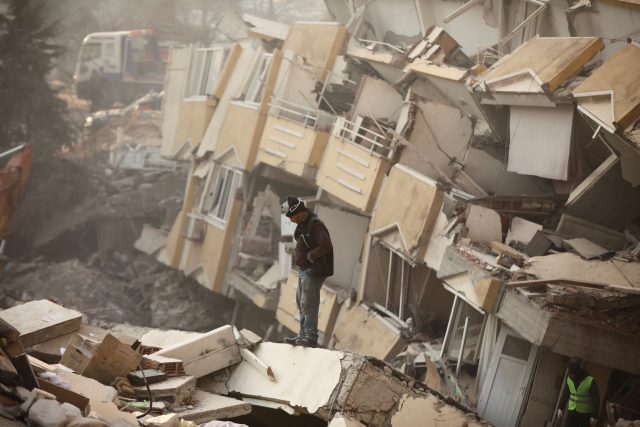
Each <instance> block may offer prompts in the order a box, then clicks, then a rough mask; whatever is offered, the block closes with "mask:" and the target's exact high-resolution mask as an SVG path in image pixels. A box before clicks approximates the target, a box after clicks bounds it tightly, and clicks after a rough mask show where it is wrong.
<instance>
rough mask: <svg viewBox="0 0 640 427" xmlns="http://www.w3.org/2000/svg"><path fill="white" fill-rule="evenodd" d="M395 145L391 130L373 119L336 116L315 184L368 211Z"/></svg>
mask: <svg viewBox="0 0 640 427" xmlns="http://www.w3.org/2000/svg"><path fill="white" fill-rule="evenodd" d="M396 145H397V144H396V141H395V140H394V139H392V138H391V131H390V130H389V129H387V128H385V127H384V126H382V125H380V124H379V123H378V122H376V121H375V120H373V119H367V118H363V117H358V118H357V119H356V121H355V122H351V121H349V120H346V119H344V118H339V119H338V120H337V121H336V123H335V124H334V127H333V132H332V133H331V138H330V139H329V145H328V147H327V150H326V153H325V155H324V158H323V160H322V165H321V166H320V170H319V171H318V176H317V178H316V183H317V185H318V187H320V188H322V189H323V190H325V191H327V192H329V193H331V194H333V195H334V196H336V197H338V198H340V199H341V200H343V201H345V202H347V203H349V204H350V205H352V206H354V207H356V208H358V209H360V210H362V211H364V212H371V209H372V208H373V204H374V202H375V199H376V196H377V194H378V191H379V190H380V185H381V184H382V180H383V178H384V175H385V172H386V170H387V167H388V164H389V162H390V161H391V159H392V158H393V156H394V154H395V150H396Z"/></svg>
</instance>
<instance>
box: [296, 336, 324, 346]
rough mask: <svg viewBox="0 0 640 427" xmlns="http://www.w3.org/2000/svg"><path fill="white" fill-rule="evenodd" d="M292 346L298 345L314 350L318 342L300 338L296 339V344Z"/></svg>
mask: <svg viewBox="0 0 640 427" xmlns="http://www.w3.org/2000/svg"><path fill="white" fill-rule="evenodd" d="M294 345H299V346H300V347H310V348H316V347H317V346H318V341H317V340H313V339H311V338H306V337H302V338H298V339H296V343H295V344H294Z"/></svg>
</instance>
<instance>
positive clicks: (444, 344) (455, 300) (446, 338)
mask: <svg viewBox="0 0 640 427" xmlns="http://www.w3.org/2000/svg"><path fill="white" fill-rule="evenodd" d="M457 310H458V295H457V294H453V305H452V306H451V314H449V323H447V331H446V332H445V333H444V340H443V341H442V349H441V350H440V359H444V354H445V353H446V351H447V347H448V345H449V344H448V341H449V339H450V338H451V326H452V323H453V316H455V313H456V311H457Z"/></svg>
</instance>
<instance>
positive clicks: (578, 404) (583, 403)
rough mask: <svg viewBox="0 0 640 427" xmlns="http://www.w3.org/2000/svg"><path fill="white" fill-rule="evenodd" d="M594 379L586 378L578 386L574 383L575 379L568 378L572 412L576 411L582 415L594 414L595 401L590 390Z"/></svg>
mask: <svg viewBox="0 0 640 427" xmlns="http://www.w3.org/2000/svg"><path fill="white" fill-rule="evenodd" d="M592 382H593V377H591V376H586V377H585V378H584V379H583V380H582V381H581V382H580V384H579V385H578V388H577V389H576V385H575V384H574V382H573V378H571V377H567V386H568V387H569V393H570V395H569V406H568V409H569V410H570V411H575V412H578V413H580V414H592V413H593V403H594V402H593V401H592V399H591V394H590V393H589V390H590V389H591V383H592Z"/></svg>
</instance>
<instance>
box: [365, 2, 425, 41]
mask: <svg viewBox="0 0 640 427" xmlns="http://www.w3.org/2000/svg"><path fill="white" fill-rule="evenodd" d="M364 18H365V20H366V21H368V22H369V23H370V24H371V26H372V27H373V29H374V30H375V33H376V34H375V36H376V40H380V41H381V40H383V38H384V36H385V34H387V32H388V31H392V32H394V33H396V34H398V35H402V36H406V37H414V36H420V35H421V34H422V29H421V27H420V19H419V18H418V13H417V10H416V2H415V1H414V0H393V1H392V2H391V1H374V2H369V3H368V5H367V12H366V14H365V17H364ZM363 27H364V26H363Z"/></svg>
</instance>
